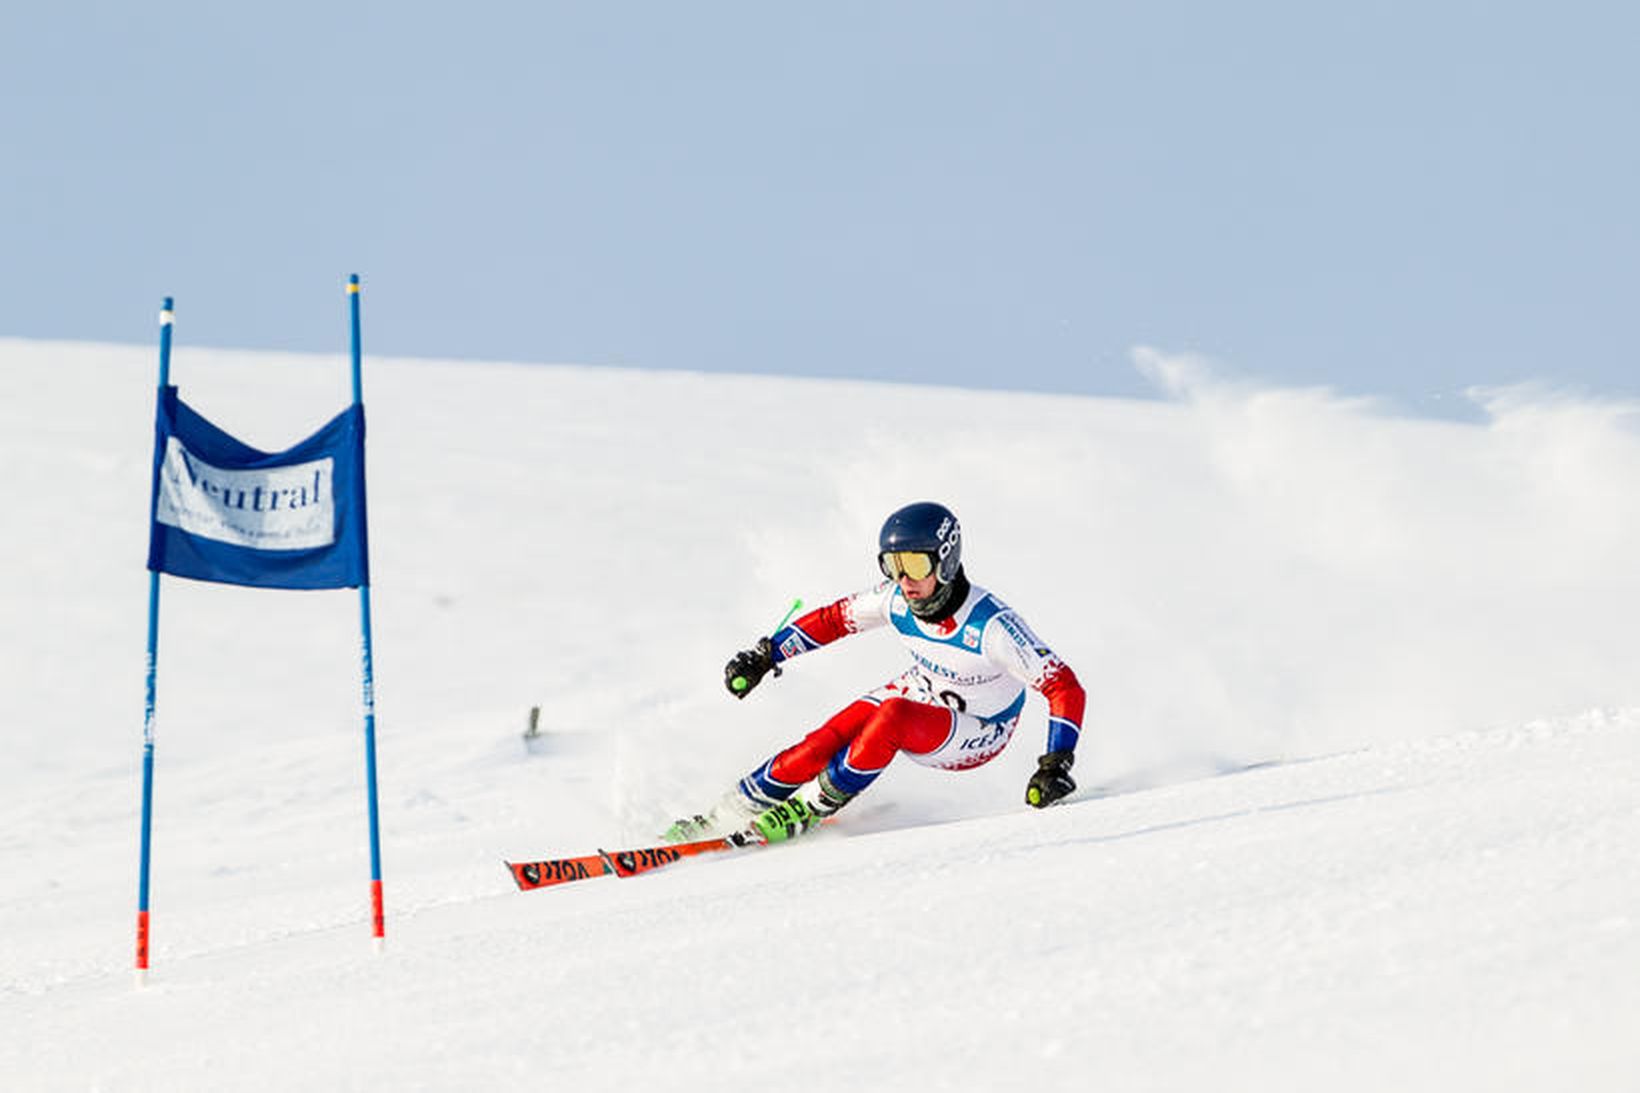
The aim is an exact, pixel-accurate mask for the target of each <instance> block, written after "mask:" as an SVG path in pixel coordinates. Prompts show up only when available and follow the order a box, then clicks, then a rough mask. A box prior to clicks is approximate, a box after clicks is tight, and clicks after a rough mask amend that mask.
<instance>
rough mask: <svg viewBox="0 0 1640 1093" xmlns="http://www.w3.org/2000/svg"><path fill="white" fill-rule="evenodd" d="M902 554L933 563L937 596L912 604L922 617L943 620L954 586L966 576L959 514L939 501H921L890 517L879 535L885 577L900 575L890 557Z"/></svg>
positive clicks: (881, 562)
mask: <svg viewBox="0 0 1640 1093" xmlns="http://www.w3.org/2000/svg"><path fill="white" fill-rule="evenodd" d="M900 551H913V552H916V553H920V554H927V555H928V556H929V558H930V559H932V561H933V565H934V568H933V573H934V575H935V577H936V578H937V580H936V588H935V591H934V594H933V595H932V596H929V597H928V598H927V599H925V600H918V601H913V602H912V603H911V604H910V607H911V611H912V613H913V614H915V615H917V616H918V617H920V618H939V617H941V616H942V615H943V612H944V609H945V606H946V603H947V601H948V600H950V598H951V591H952V586H953V584H955V583H956V582H957V580H958V578H959V577H960V576H961V574H962V526H961V525H960V524H958V523H957V515H956V513H954V512H952V511H951V510H950V509H948V508H946V507H945V506H944V505H941V504H939V503H938V502H935V501H917V502H915V503H913V504H910V505H907V506H905V507H904V508H902V509H900V510H898V511H897V512H895V513H893V514H892V515H890V516H889V518H888V519H887V520H886V521H884V522H883V530H882V532H881V533H880V534H879V535H878V536H877V562H878V565H879V566H881V567H882V568H883V575H884V576H886V577H889V578H891V579H892V578H893V577H895V576H896V575H897V574H896V573H895V572H893V568H894V567H893V566H892V565H890V564H889V562H888V559H887V555H889V554H891V553H897V552H900Z"/></svg>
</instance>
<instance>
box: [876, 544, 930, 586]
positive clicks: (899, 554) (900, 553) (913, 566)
mask: <svg viewBox="0 0 1640 1093" xmlns="http://www.w3.org/2000/svg"><path fill="white" fill-rule="evenodd" d="M877 565H878V566H879V567H881V569H882V571H883V576H885V577H887V578H888V579H889V580H891V581H897V580H899V579H900V578H901V577H910V578H911V579H912V580H914V581H920V580H922V579H923V578H925V577H927V576H928V575H929V574H931V573H933V572H934V556H933V555H932V554H929V553H927V552H926V551H922V550H885V551H883V553H881V554H879V555H877Z"/></svg>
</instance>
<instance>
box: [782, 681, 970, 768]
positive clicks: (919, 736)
mask: <svg viewBox="0 0 1640 1093" xmlns="http://www.w3.org/2000/svg"><path fill="white" fill-rule="evenodd" d="M951 724H952V722H951V711H950V710H948V709H946V708H945V707H943V706H930V705H928V704H926V703H923V702H913V701H912V700H910V699H907V698H890V699H886V700H884V701H882V702H870V701H867V700H866V699H863V698H862V699H860V700H858V701H856V702H851V703H849V704H848V705H847V706H845V707H843V708H842V709H841V710H839V711H838V712H837V713H836V714H834V715H832V717H831V719H830V720H828V721H827V722H826V723H825V724H824V725H821V726H820V727H819V728H818V729H815V730H814V731H813V732H811V733H809V734H808V735H807V736H805V737H804V738H803V739H802V740H800V741H798V742H797V743H796V744H793V745H792V746H791V747H789V748H787V749H786V750H785V751H783V752H781V753H780V754H779V755H776V756H775V757H774V759H773V760H771V761H770V763H769V766H768V768H767V769H768V772H769V775H770V776H771V777H773V778H776V779H779V780H780V781H782V782H785V783H786V784H788V785H798V784H801V783H803V782H807V781H808V780H809V779H810V778H813V777H815V776H816V775H818V774H819V773H820V772H821V771H822V770H825V769H826V765H827V764H828V763H830V762H831V760H832V757H833V756H835V755H836V754H837V753H838V752H840V751H843V750H844V749H845V748H847V749H848V756H847V761H848V766H849V767H851V768H852V769H853V770H854V771H856V772H858V773H860V774H862V775H865V776H867V780H868V781H869V779H870V778H874V777H876V775H877V774H878V773H879V772H880V771H881V770H882V769H883V768H884V767H886V766H888V764H889V761H890V760H892V759H893V758H894V756H895V755H896V754H897V753H898V752H901V751H910V752H918V753H921V752H929V751H933V750H935V749H936V748H938V747H940V746H941V745H942V744H944V743H945V741H946V739H947V738H948V737H949V736H950V735H951Z"/></svg>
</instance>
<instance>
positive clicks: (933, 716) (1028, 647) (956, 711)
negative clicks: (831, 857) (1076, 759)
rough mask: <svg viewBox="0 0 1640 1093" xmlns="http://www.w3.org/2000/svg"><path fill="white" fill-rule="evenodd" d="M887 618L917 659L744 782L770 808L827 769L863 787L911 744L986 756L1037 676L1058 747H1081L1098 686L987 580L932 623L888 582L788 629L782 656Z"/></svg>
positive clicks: (1051, 738)
mask: <svg viewBox="0 0 1640 1093" xmlns="http://www.w3.org/2000/svg"><path fill="white" fill-rule="evenodd" d="M884 626H889V627H892V628H893V629H894V631H895V633H896V634H898V635H899V638H900V640H901V642H902V643H904V645H905V647H906V649H907V650H908V651H909V652H910V653H911V659H912V662H913V664H912V667H911V668H910V669H909V670H908V671H906V672H905V673H904V674H902V675H900V676H899V677H897V678H895V679H893V680H890V681H889V682H888V683H885V684H883V685H882V686H881V687H878V688H876V689H875V690H873V691H871V692H869V693H868V694H866V695H863V696H862V697H860V698H859V699H857V700H855V701H854V702H852V703H850V704H849V705H848V706H846V707H844V708H843V709H842V710H839V711H838V712H837V713H836V714H835V715H833V716H832V718H831V719H830V720H828V721H827V722H826V723H825V724H823V725H821V726H820V727H819V728H817V729H815V730H814V731H813V732H811V733H809V734H808V735H807V736H805V737H804V738H803V739H802V740H801V741H799V742H798V743H796V744H794V745H792V746H791V747H789V748H787V749H785V750H784V751H782V752H780V753H778V754H777V755H775V756H774V757H773V758H771V759H770V760H769V761H768V762H766V763H764V764H763V765H762V766H761V767H759V768H758V769H757V770H755V771H753V772H752V773H751V774H749V775H748V776H747V777H746V778H744V779H742V780H741V783H740V789H741V792H742V793H744V794H745V795H746V796H747V797H749V798H750V799H751V800H753V801H754V802H756V803H757V804H758V805H760V806H764V807H766V806H768V805H771V804H774V803H776V802H778V801H782V800H785V799H786V798H787V797H789V796H791V794H792V792H793V791H794V790H795V789H797V787H798V786H800V785H802V784H803V783H804V782H807V781H808V780H809V779H811V778H814V777H817V776H818V775H819V774H820V773H821V772H822V771H824V772H825V773H826V775H827V778H828V779H829V781H830V782H831V783H832V785H834V786H835V787H836V788H837V789H839V790H841V791H843V792H844V793H848V794H853V793H858V792H859V791H860V790H862V789H864V788H865V787H866V786H868V785H870V784H871V782H872V781H873V780H874V779H876V777H877V776H878V775H879V774H881V773H882V772H883V769H884V768H885V767H887V766H888V764H889V761H890V760H892V759H893V758H894V756H895V755H896V754H898V753H899V752H902V751H903V752H905V753H906V754H907V755H909V756H910V757H911V758H912V759H913V760H915V761H916V762H918V763H922V764H925V765H927V766H933V767H940V768H943V769H946V770H965V769H967V768H970V767H977V766H979V765H980V764H981V763H984V762H987V761H988V760H990V759H993V758H995V757H996V756H997V755H998V754H1000V753H1001V751H1002V749H1003V748H1004V747H1006V746H1007V744H1008V741H1009V740H1010V739H1011V738H1012V736H1013V733H1014V729H1015V727H1017V725H1018V724H1019V716H1020V714H1021V712H1022V711H1023V710H1024V708H1025V688H1027V687H1030V688H1031V689H1033V690H1035V691H1037V692H1038V693H1040V694H1041V695H1042V696H1043V697H1044V698H1045V699H1047V702H1048V739H1047V750H1048V751H1070V750H1073V749H1074V748H1075V747H1076V742H1077V738H1078V735H1079V734H1080V732H1081V726H1082V713H1083V709H1084V707H1085V705H1086V702H1087V696H1086V695H1085V693H1084V692H1083V690H1082V685H1081V684H1080V683H1078V682H1077V679H1076V675H1075V673H1073V672H1072V671H1071V669H1070V666H1069V665H1067V664H1066V663H1065V662H1064V661H1063V660H1061V659H1060V658H1059V656H1058V655H1057V654H1055V653H1054V651H1053V650H1052V649H1050V648H1049V647H1048V646H1047V644H1046V643H1044V642H1043V641H1042V640H1041V639H1040V638H1038V637H1037V636H1036V635H1035V634H1034V633H1033V632H1032V631H1031V628H1030V627H1029V626H1027V625H1026V623H1025V620H1024V619H1022V618H1021V617H1020V616H1019V613H1018V612H1016V611H1014V610H1013V609H1012V608H1010V607H1009V606H1008V605H1007V604H1005V603H1003V602H1002V601H1001V600H1000V599H998V598H997V597H996V596H995V595H994V594H992V593H990V592H988V591H986V590H985V589H983V588H980V587H979V586H978V585H969V588H968V595H967V597H966V598H965V599H964V600H963V601H962V603H961V604H960V605H959V606H958V607H957V608H956V610H955V611H953V612H952V613H951V614H950V615H949V616H947V617H946V618H944V619H941V620H939V621H937V622H926V621H924V620H922V619H919V618H917V617H916V616H915V615H913V614H912V613H911V608H910V605H909V604H908V603H907V602H906V599H905V596H904V594H903V593H902V592H901V591H900V589H899V588H898V587H897V586H896V585H895V584H894V583H893V582H888V581H885V582H883V583H882V584H879V585H877V586H876V587H874V588H871V589H867V590H866V591H864V592H859V593H856V594H854V595H852V596H847V597H845V598H843V599H841V600H838V601H836V602H835V603H831V604H827V605H826V606H825V607H821V608H819V609H817V610H814V611H811V612H809V613H808V614H806V615H804V616H802V617H801V618H799V619H798V620H797V621H796V622H793V623H792V624H791V625H789V626H786V627H784V628H782V629H781V630H780V631H779V632H778V633H776V634H775V635H774V636H773V637H772V639H771V641H772V643H773V646H774V661H775V663H776V664H779V663H782V662H784V661H787V660H790V659H791V658H792V657H795V656H799V655H801V654H803V653H807V652H811V651H813V650H815V649H818V648H820V647H821V646H822V645H828V644H830V643H831V642H834V641H836V640H837V639H839V638H842V637H846V636H847V635H849V634H857V633H860V632H862V631H866V630H875V629H878V628H879V627H884Z"/></svg>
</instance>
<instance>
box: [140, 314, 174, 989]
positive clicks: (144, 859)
mask: <svg viewBox="0 0 1640 1093" xmlns="http://www.w3.org/2000/svg"><path fill="white" fill-rule="evenodd" d="M172 303H173V301H172V299H171V297H169V296H167V297H165V303H164V305H163V306H162V307H161V308H160V312H159V388H158V390H157V392H156V393H155V395H154V402H155V407H154V409H155V412H156V413H158V410H159V400H160V399H161V398H162V397H163V396H164V394H165V388H166V387H167V386H169V385H170V382H171V326H172V322H173V320H174V318H175V315H174V313H173V312H172ZM153 489H154V490H156V491H157V490H158V489H159V479H158V478H157V477H156V478H155V479H154V484H153ZM157 500H158V498H157V497H154V496H152V495H151V496H150V498H149V504H148V518H149V520H150V521H152V520H153V518H154V505H155V503H156V502H157ZM145 674H146V676H147V680H146V687H145V691H146V696H145V698H144V701H143V707H142V851H141V856H140V863H139V865H138V868H137V986H139V987H140V986H142V985H143V984H144V983H145V982H146V981H147V979H148V875H149V869H150V865H151V863H152V861H153V832H154V706H155V693H156V691H157V688H158V679H159V572H158V571H157V570H150V571H149V573H148V657H147V670H146V673H145Z"/></svg>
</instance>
